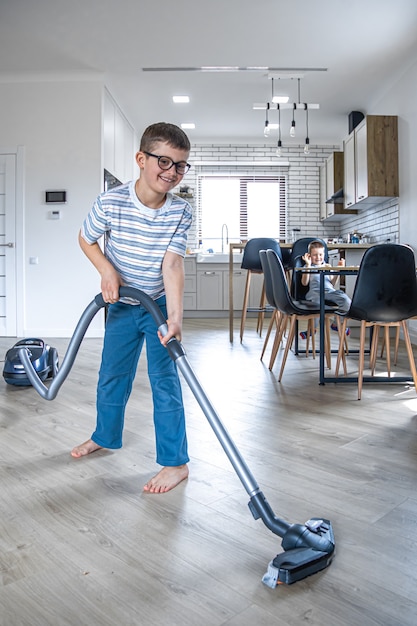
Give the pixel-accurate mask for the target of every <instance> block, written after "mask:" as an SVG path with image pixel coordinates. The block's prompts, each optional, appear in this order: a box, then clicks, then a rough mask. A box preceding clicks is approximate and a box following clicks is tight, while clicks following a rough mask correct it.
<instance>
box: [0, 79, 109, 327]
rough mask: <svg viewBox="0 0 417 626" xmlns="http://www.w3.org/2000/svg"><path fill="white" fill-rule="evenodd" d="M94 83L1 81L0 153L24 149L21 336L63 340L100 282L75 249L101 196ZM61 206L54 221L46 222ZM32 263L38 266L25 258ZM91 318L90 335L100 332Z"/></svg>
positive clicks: (99, 93) (98, 99) (98, 95)
mask: <svg viewBox="0 0 417 626" xmlns="http://www.w3.org/2000/svg"><path fill="white" fill-rule="evenodd" d="M102 101H103V84H102V82H101V81H91V82H86V81H77V80H74V81H65V82H42V80H40V81H37V82H35V81H31V82H26V83H23V82H15V83H7V84H6V83H0V103H1V107H0V111H1V115H0V151H1V148H2V146H5V147H7V148H11V147H17V146H18V145H23V146H24V147H25V163H24V178H25V190H24V206H23V213H24V215H23V217H24V247H23V250H22V251H19V250H18V251H17V252H18V253H21V254H23V267H24V276H19V277H18V284H19V285H21V286H22V289H23V300H24V302H25V305H24V308H25V311H24V329H23V335H24V336H41V337H58V336H61V337H69V336H71V335H72V332H73V330H74V328H75V325H76V323H77V321H78V319H79V317H80V315H81V313H82V312H83V310H84V309H85V307H86V306H87V304H88V303H89V302H90V301H91V300H92V298H93V297H94V295H95V294H96V293H98V292H99V291H100V283H99V278H98V275H97V273H96V271H95V270H94V268H93V267H92V266H91V264H90V263H89V261H88V260H87V259H86V257H85V256H84V255H83V254H82V252H81V250H80V249H79V246H78V241H77V236H78V231H79V228H80V225H81V222H82V220H83V219H84V217H85V215H86V213H87V211H88V210H89V208H90V206H91V204H92V202H93V201H94V198H95V197H96V196H97V195H98V194H99V193H100V192H101V191H102V185H103V182H102V181H103V166H102ZM46 189H65V190H66V191H67V198H68V201H67V204H65V205H62V206H60V207H56V206H53V205H49V206H48V205H46V204H45V203H44V192H45V190H46ZM51 208H60V209H61V212H62V219H61V220H50V219H48V211H49V210H50V209H51ZM30 257H38V258H39V264H38V265H30V264H29V258H30ZM102 318H103V316H102V314H101V312H100V313H99V314H98V315H97V317H96V319H95V320H94V322H93V323H92V325H91V327H90V329H91V334H101V332H102V328H103V319H102Z"/></svg>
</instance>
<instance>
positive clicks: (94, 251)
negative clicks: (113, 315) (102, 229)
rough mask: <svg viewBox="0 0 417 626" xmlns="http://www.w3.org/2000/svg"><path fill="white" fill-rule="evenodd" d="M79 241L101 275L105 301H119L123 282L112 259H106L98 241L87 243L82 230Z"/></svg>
mask: <svg viewBox="0 0 417 626" xmlns="http://www.w3.org/2000/svg"><path fill="white" fill-rule="evenodd" d="M78 241H79V244H80V247H81V250H82V251H83V252H84V254H85V255H86V257H87V258H88V259H89V260H90V261H91V263H92V264H93V265H94V267H95V268H96V270H97V271H98V273H99V274H100V276H101V293H102V294H103V300H104V302H109V303H113V302H117V300H118V299H119V287H120V285H121V284H122V281H121V279H120V276H119V274H118V272H117V271H116V270H115V269H114V267H113V265H112V264H111V263H110V261H108V260H107V259H106V257H105V256H104V254H103V252H102V250H101V248H100V246H99V245H98V243H97V242H96V243H92V244H90V243H87V241H86V240H85V239H84V237H83V236H82V235H81V231H80V233H79V235H78Z"/></svg>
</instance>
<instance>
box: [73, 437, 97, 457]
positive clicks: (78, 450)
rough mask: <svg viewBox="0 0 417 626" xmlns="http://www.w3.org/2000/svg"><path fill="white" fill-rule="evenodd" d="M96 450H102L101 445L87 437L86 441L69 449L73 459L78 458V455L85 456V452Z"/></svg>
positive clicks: (89, 452)
mask: <svg viewBox="0 0 417 626" xmlns="http://www.w3.org/2000/svg"><path fill="white" fill-rule="evenodd" d="M96 450H102V447H101V446H98V445H97V444H96V443H94V441H93V440H92V439H89V440H88V441H84V443H81V444H80V445H79V446H76V447H75V448H73V449H72V450H71V456H73V457H74V459H79V458H80V457H82V456H87V454H91V453H92V452H95V451H96Z"/></svg>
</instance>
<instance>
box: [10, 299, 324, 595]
mask: <svg viewBox="0 0 417 626" xmlns="http://www.w3.org/2000/svg"><path fill="white" fill-rule="evenodd" d="M119 293H120V297H125V298H126V297H127V298H132V299H134V300H136V301H138V302H140V304H141V305H142V306H143V307H144V308H145V309H146V310H147V311H148V312H149V313H150V314H151V315H152V317H153V319H154V321H155V324H156V326H157V329H158V330H159V331H160V333H161V335H162V336H165V335H166V334H167V332H168V326H167V322H166V320H165V318H164V315H163V314H162V311H161V310H160V308H159V307H158V305H157V304H156V303H155V302H154V301H153V300H152V298H150V297H149V296H148V295H147V294H145V293H143V292H142V291H141V290H139V289H135V288H133V287H120V292H119ZM105 306H106V303H105V302H104V300H103V296H102V294H101V293H100V294H98V295H97V296H96V297H95V298H94V300H93V301H92V302H91V303H90V304H89V306H88V307H87V308H86V309H85V311H84V313H83V315H82V316H81V318H80V321H79V322H78V324H77V327H76V329H75V332H74V335H73V336H72V338H71V340H70V343H69V345H68V348H67V352H66V354H65V357H64V359H63V361H62V364H61V366H60V368H59V370H58V372H57V373H56V375H55V376H54V377H53V379H52V381H51V383H50V384H49V387H47V386H46V385H45V384H44V383H43V381H42V380H41V378H40V377H39V376H38V374H37V372H36V370H35V368H34V367H33V364H32V362H31V358H30V349H29V348H28V346H25V345H21V346H19V347H16V349H17V351H18V355H19V358H20V361H21V363H22V364H23V367H24V370H25V372H26V375H27V377H28V378H29V380H30V382H31V384H32V385H33V387H34V388H35V389H36V391H37V392H38V393H39V394H40V395H41V396H42V397H43V398H45V399H46V400H53V399H54V398H55V397H56V395H57V393H58V390H59V388H60V387H61V385H62V383H63V382H64V380H65V379H66V377H67V376H68V374H69V372H70V370H71V367H72V365H73V363H74V360H75V357H76V354H77V352H78V349H79V347H80V344H81V342H82V340H83V337H84V335H85V332H86V330H87V328H88V326H89V324H90V322H91V320H92V319H93V317H94V316H95V314H96V313H97V312H98V311H99V310H100V309H101V308H102V307H105ZM167 350H168V352H169V355H170V357H171V359H172V360H173V361H174V362H175V363H176V365H177V367H178V369H179V370H180V372H181V373H182V374H183V376H184V378H185V380H186V382H187V383H188V385H189V387H190V389H191V391H192V392H193V395H194V396H195V398H196V400H197V402H198V404H199V405H200V407H201V409H202V411H203V413H204V414H205V416H206V418H207V420H208V421H209V423H210V425H211V427H212V429H213V431H214V433H215V435H216V436H217V438H218V440H219V442H220V444H221V445H222V447H223V450H224V452H225V453H226V455H227V457H228V458H229V460H230V462H231V464H232V466H233V468H234V470H235V472H236V474H237V475H238V477H239V479H240V481H241V482H242V484H243V486H244V488H245V489H246V492H247V493H248V495H249V497H250V500H249V509H250V511H251V513H252V515H253V517H254V519H255V520H257V519H262V521H263V522H264V524H265V525H266V526H267V528H269V530H271V531H272V532H273V533H274V534H276V535H278V536H279V537H281V538H282V542H281V546H282V548H283V550H284V551H283V552H281V553H280V554H278V555H277V556H276V557H275V558H274V559H273V560H271V561H270V563H269V564H268V568H267V571H266V573H265V575H264V576H263V578H262V581H263V582H264V583H265V584H266V585H267V586H268V587H271V588H275V587H276V586H277V585H278V584H283V583H284V584H292V583H295V582H296V581H298V580H302V579H303V578H306V577H307V576H310V575H311V574H315V573H316V572H319V571H320V570H323V569H325V568H326V567H327V566H328V565H330V563H331V562H332V559H333V556H334V552H335V541H334V534H333V529H332V525H331V523H330V521H329V520H328V519H324V518H321V517H312V518H311V519H309V520H308V521H306V522H305V523H304V524H290V523H288V522H286V521H284V520H282V519H279V518H278V517H276V515H275V514H274V512H273V511H272V508H271V507H270V505H269V503H268V502H267V500H266V498H265V496H264V494H263V493H262V491H261V490H260V488H259V486H258V484H257V482H256V480H255V478H254V476H253V475H252V473H251V471H250V470H249V467H248V466H247V464H246V462H245V461H244V459H243V458H242V456H241V454H240V452H239V451H238V449H237V447H236V445H235V444H234V442H233V441H232V439H231V437H230V435H229V433H228V432H227V430H226V428H225V427H224V425H223V423H222V422H221V420H220V418H219V416H218V414H217V413H216V411H215V409H214V408H213V406H212V404H211V403H210V401H209V399H208V397H207V395H206V394H205V392H204V390H203V388H202V386H201V384H200V383H199V381H198V379H197V377H196V375H195V374H194V372H193V370H192V368H191V366H190V364H189V362H188V359H187V357H186V354H185V351H184V348H183V346H182V345H181V343H180V342H179V341H178V340H177V339H175V338H172V339H170V340H169V342H168V343H167Z"/></svg>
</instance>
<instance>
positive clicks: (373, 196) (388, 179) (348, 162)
mask: <svg viewBox="0 0 417 626" xmlns="http://www.w3.org/2000/svg"><path fill="white" fill-rule="evenodd" d="M344 153H345V166H344V178H345V180H344V195H345V203H344V206H345V209H348V208H350V207H352V206H354V205H360V206H358V207H357V208H367V207H371V206H376V205H378V204H381V202H383V201H384V200H386V199H388V198H397V197H398V196H399V182H398V181H399V177H398V118H397V116H396V115H367V116H366V117H365V119H364V120H363V121H362V122H361V123H360V124H359V125H358V126H357V127H356V128H355V129H354V130H353V131H352V133H351V134H350V135H349V137H348V138H347V139H346V140H345V141H344Z"/></svg>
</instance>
